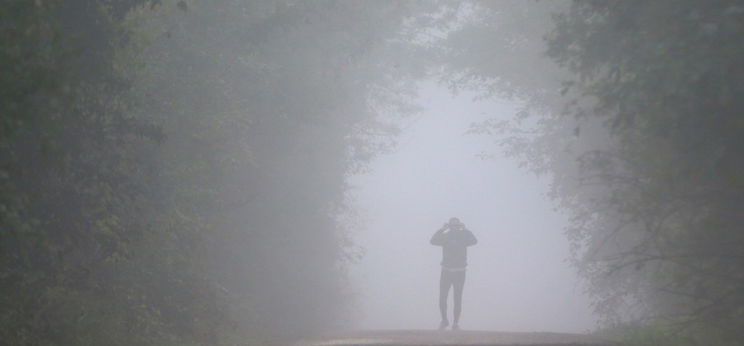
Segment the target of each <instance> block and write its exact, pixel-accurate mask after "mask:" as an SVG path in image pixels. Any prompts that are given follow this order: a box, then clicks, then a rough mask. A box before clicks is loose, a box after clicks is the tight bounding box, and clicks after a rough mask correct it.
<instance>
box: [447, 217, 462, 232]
mask: <svg viewBox="0 0 744 346" xmlns="http://www.w3.org/2000/svg"><path fill="white" fill-rule="evenodd" d="M448 225H449V228H450V229H458V230H459V229H462V228H463V225H462V222H460V219H458V218H456V217H453V218H451V219H450V220H449V223H448Z"/></svg>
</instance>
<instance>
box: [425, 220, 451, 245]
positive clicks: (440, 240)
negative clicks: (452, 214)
mask: <svg viewBox="0 0 744 346" xmlns="http://www.w3.org/2000/svg"><path fill="white" fill-rule="evenodd" d="M446 229H447V224H446V223H445V224H444V226H442V228H440V229H439V230H438V231H437V232H436V233H434V235H433V236H431V241H429V242H430V243H431V245H439V246H441V245H444V237H443V236H444V231H445V230H446Z"/></svg>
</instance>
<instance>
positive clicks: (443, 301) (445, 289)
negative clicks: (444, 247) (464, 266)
mask: <svg viewBox="0 0 744 346" xmlns="http://www.w3.org/2000/svg"><path fill="white" fill-rule="evenodd" d="M450 274H451V273H450V272H448V271H446V270H444V269H442V275H441V276H440V277H439V312H440V313H441V315H442V323H441V324H440V325H439V328H440V329H442V328H444V327H446V326H448V325H449V320H448V319H447V296H448V295H449V288H450V285H452V280H451V278H450V276H451V275H450Z"/></svg>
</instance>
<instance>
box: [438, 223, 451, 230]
mask: <svg viewBox="0 0 744 346" xmlns="http://www.w3.org/2000/svg"><path fill="white" fill-rule="evenodd" d="M448 227H449V224H448V223H446V222H445V223H444V225H443V226H442V228H440V229H439V231H445V230H446V229H447V228H448Z"/></svg>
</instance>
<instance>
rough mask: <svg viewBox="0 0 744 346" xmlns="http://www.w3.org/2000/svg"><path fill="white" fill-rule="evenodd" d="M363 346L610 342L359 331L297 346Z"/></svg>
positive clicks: (598, 345)
mask: <svg viewBox="0 0 744 346" xmlns="http://www.w3.org/2000/svg"><path fill="white" fill-rule="evenodd" d="M362 345H428V346H434V345H480V346H485V345H525V346H526V345H531V346H558V345H563V346H566V345H581V346H610V345H613V344H612V343H610V342H607V341H605V340H601V339H599V338H597V337H593V336H590V335H582V334H564V333H509V332H486V331H457V332H453V331H430V330H390V331H385V330H381V331H355V332H345V333H338V334H334V335H328V336H326V337H322V338H317V339H311V340H303V341H302V342H299V343H297V344H296V345H295V346H362Z"/></svg>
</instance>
